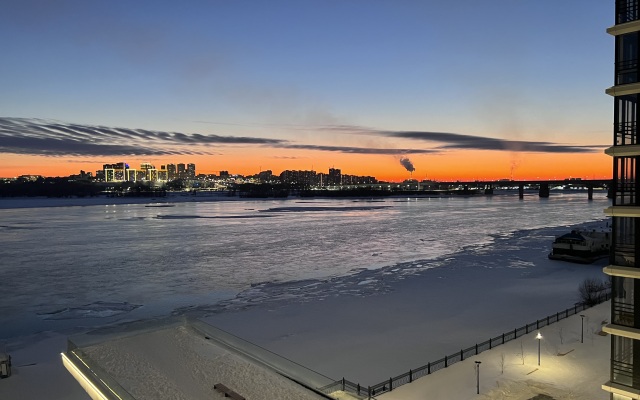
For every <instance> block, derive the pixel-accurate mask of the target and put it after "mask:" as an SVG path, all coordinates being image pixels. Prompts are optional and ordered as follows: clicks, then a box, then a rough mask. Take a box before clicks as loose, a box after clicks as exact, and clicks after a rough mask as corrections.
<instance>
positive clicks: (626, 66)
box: [616, 58, 638, 85]
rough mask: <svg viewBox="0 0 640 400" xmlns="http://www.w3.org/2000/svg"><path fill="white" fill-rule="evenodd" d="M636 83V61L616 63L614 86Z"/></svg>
mask: <svg viewBox="0 0 640 400" xmlns="http://www.w3.org/2000/svg"><path fill="white" fill-rule="evenodd" d="M635 82H638V59H637V58H636V59H633V60H623V61H617V62H616V85H624V84H626V83H635Z"/></svg>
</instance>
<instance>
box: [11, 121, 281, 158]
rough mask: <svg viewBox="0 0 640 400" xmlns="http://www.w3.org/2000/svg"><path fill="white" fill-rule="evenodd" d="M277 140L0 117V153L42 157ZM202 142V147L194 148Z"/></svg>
mask: <svg viewBox="0 0 640 400" xmlns="http://www.w3.org/2000/svg"><path fill="white" fill-rule="evenodd" d="M284 142H285V141H284V140H280V139H265V138H255V137H237V136H220V135H203V134H200V133H180V132H164V131H152V130H146V129H130V128H113V127H105V126H95V125H80V124H70V123H63V122H58V121H48V120H41V119H26V118H7V117H0V152H4V153H15V154H37V155H46V156H123V155H132V156H164V155H179V154H186V155H189V154H194V155H195V154H212V152H211V150H210V149H207V147H206V146H207V145H277V144H282V143H284ZM194 145H205V147H194Z"/></svg>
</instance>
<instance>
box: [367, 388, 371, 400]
mask: <svg viewBox="0 0 640 400" xmlns="http://www.w3.org/2000/svg"><path fill="white" fill-rule="evenodd" d="M367 392H368V395H369V400H371V386H369V387H368V388H367Z"/></svg>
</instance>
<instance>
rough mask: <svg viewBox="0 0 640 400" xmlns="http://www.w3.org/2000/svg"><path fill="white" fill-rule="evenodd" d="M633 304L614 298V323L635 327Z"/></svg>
mask: <svg viewBox="0 0 640 400" xmlns="http://www.w3.org/2000/svg"><path fill="white" fill-rule="evenodd" d="M634 309H635V308H634V306H633V304H627V303H622V302H618V301H616V299H613V323H614V324H616V325H622V326H628V327H632V328H633V327H635V318H634Z"/></svg>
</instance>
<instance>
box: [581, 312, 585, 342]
mask: <svg viewBox="0 0 640 400" xmlns="http://www.w3.org/2000/svg"><path fill="white" fill-rule="evenodd" d="M584 317H585V315H584V314H580V321H581V323H580V343H584Z"/></svg>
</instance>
